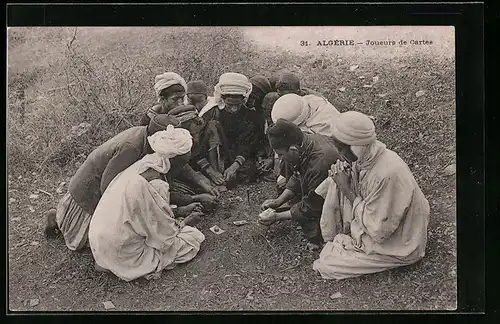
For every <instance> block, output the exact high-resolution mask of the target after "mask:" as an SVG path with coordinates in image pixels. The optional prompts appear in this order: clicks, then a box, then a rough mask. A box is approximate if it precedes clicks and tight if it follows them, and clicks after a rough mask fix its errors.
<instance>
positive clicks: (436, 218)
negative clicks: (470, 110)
mask: <svg viewBox="0 0 500 324" xmlns="http://www.w3.org/2000/svg"><path fill="white" fill-rule="evenodd" d="M131 31H132V32H131ZM73 35H74V29H73V28H67V29H64V28H59V29H58V28H54V29H52V28H48V29H46V28H30V29H14V30H13V29H9V62H8V67H9V68H8V74H9V75H8V76H9V80H8V81H9V110H8V158H9V172H8V176H9V179H8V181H9V187H8V189H9V199H10V198H13V199H14V200H11V201H10V202H9V206H8V208H9V210H8V211H9V213H8V218H9V308H10V309H11V310H36V311H41V310H49V311H50V310H91V311H92V310H95V311H100V310H104V306H103V304H102V303H103V302H105V301H112V302H113V304H114V305H115V306H116V308H117V310H124V311H125V310H364V309H366V310H368V309H370V310H374V309H377V310H384V309H387V310H390V309H399V310H416V309H425V310H429V309H454V308H455V307H456V252H455V250H456V232H455V212H456V207H455V205H456V200H455V177H454V176H450V177H448V176H445V175H444V174H443V172H442V171H443V169H444V168H445V167H446V166H447V165H449V164H451V163H454V162H455V72H454V65H455V64H454V61H453V60H452V59H449V58H446V57H439V56H424V55H419V56H415V55H411V53H409V54H408V55H406V56H404V55H402V56H401V55H400V56H398V57H397V58H394V59H391V60H388V59H386V58H383V57H374V56H369V57H363V56H359V55H358V56H354V55H353V56H349V57H345V56H343V57H337V56H335V55H331V56H328V57H324V56H315V55H304V56H299V55H297V54H293V53H281V52H279V53H276V52H266V51H265V50H263V49H261V48H258V47H257V46H255V45H254V44H251V43H248V42H246V41H245V39H244V38H243V36H242V35H241V34H239V33H238V32H236V31H233V32H222V31H220V30H212V31H210V32H202V33H195V32H193V30H192V29H179V31H178V32H177V33H172V32H170V31H168V30H163V29H161V30H158V29H148V28H144V29H134V30H120V29H112V28H104V29H103V28H96V29H93V28H88V29H86V28H85V29H78V30H77V34H76V38H75V41H73V43H72V44H71V46H70V47H68V45H69V43H70V42H71V39H72V37H73ZM90 40H92V41H90ZM49 41H50V42H49ZM21 54H22V55H21ZM27 57H30V59H27ZM353 65H358V66H359V67H358V68H357V69H355V70H353V71H351V69H350V67H351V66H353ZM166 70H173V71H176V72H179V73H181V74H182V75H184V76H185V77H186V79H188V80H189V79H194V78H201V79H203V80H205V82H207V84H208V85H209V86H210V87H213V86H214V85H215V82H216V81H217V78H218V76H219V75H220V74H221V73H223V72H226V71H230V70H231V71H236V72H242V73H245V74H247V75H249V76H251V75H253V74H255V73H262V74H264V75H266V76H270V75H271V74H272V73H276V72H280V71H284V70H289V71H293V72H295V73H297V74H298V75H299V76H300V77H301V80H302V82H303V85H304V86H306V87H309V88H313V89H315V90H318V91H321V92H322V93H324V94H325V95H326V96H327V97H328V98H329V99H330V101H331V102H332V103H333V104H334V105H335V106H338V108H339V109H340V110H341V111H345V110H348V109H350V110H358V111H361V112H364V113H367V114H369V115H373V116H374V117H376V127H377V134H378V137H379V138H380V139H381V140H382V141H383V142H384V143H386V144H387V146H388V147H389V148H391V149H393V150H394V151H396V152H397V153H398V154H400V155H401V157H402V158H403V159H404V160H405V161H406V162H407V163H408V165H409V166H410V168H411V170H412V171H413V172H414V174H415V177H416V178H417V181H418V183H419V184H420V186H421V188H422V190H423V191H424V194H425V195H426V197H427V198H428V200H429V202H430V205H431V218H430V224H429V231H430V234H429V241H428V249H427V251H426V253H427V255H426V257H425V258H424V259H423V260H422V261H421V262H419V263H417V264H415V265H412V266H409V267H405V268H401V269H396V270H392V271H386V272H383V273H379V274H375V275H370V276H365V277H361V278H356V279H351V280H344V281H339V282H337V281H326V280H323V279H321V277H320V276H319V275H318V274H317V273H315V272H314V271H313V270H312V262H313V261H314V260H315V259H316V258H317V256H318V255H317V253H313V252H308V251H306V250H305V248H304V247H305V242H303V237H302V236H301V233H300V231H299V230H298V229H297V225H296V224H293V223H291V222H284V223H281V224H278V225H276V226H273V227H272V228H271V229H270V231H269V232H268V233H267V234H266V238H267V241H266V239H264V238H263V237H262V236H261V235H260V234H259V228H258V226H257V225H256V219H257V214H258V209H259V205H260V203H261V202H262V201H263V200H264V199H266V198H269V197H270V196H272V195H274V188H273V185H272V184H266V183H260V184H254V185H251V186H250V187H249V191H250V197H251V201H250V204H249V203H248V202H247V201H246V188H244V187H239V188H237V189H236V190H235V191H233V192H227V193H225V196H224V197H223V201H224V205H221V206H220V207H219V209H217V210H216V211H215V212H214V213H213V215H211V216H209V217H208V218H207V219H206V220H205V221H204V222H203V223H202V224H201V225H200V230H201V231H202V232H203V233H204V234H205V235H206V238H207V239H206V241H205V242H204V243H203V245H202V251H201V252H200V254H199V255H198V256H197V257H196V258H195V259H194V260H193V261H192V262H190V263H188V264H185V265H182V266H180V267H178V268H176V269H174V270H172V271H167V272H165V273H163V275H162V276H161V278H160V279H159V280H154V281H146V280H137V281H135V282H130V283H125V282H122V281H119V280H118V279H117V278H115V277H114V276H110V275H107V274H102V273H98V272H96V271H94V268H93V260H92V255H91V253H90V251H88V250H87V251H83V252H80V253H74V252H71V251H69V250H67V249H66V247H65V246H64V243H63V242H62V240H50V241H46V240H45V238H44V237H43V235H42V231H43V225H44V224H43V223H44V219H43V213H44V211H46V210H47V209H48V208H50V207H54V206H56V204H57V202H58V199H60V197H61V195H60V194H58V193H57V192H56V188H57V187H58V186H59V184H60V183H61V182H67V181H68V180H69V178H70V177H71V176H72V174H73V173H74V172H75V171H76V168H77V167H78V165H79V163H81V161H83V160H84V158H85V157H86V154H88V153H89V152H90V151H91V150H92V149H93V148H95V147H97V146H98V145H99V144H101V143H102V142H104V140H106V139H107V138H109V137H110V136H112V135H114V134H116V133H118V132H119V131H121V130H123V129H125V128H127V127H129V124H134V123H136V122H137V121H138V118H139V114H140V113H142V112H143V111H144V110H146V109H147V108H148V107H149V106H150V105H151V104H152V103H154V100H155V98H154V92H153V89H152V84H153V80H154V76H155V74H156V73H160V72H164V71H166ZM374 77H378V81H376V82H373V81H374V79H373V78H374ZM364 85H371V87H364ZM340 88H345V91H339V89H340ZM15 90H17V92H16V91H15ZM421 90H423V91H425V94H424V95H423V96H420V97H417V96H416V93H417V91H421ZM84 122H85V123H88V124H90V126H91V127H90V128H89V130H88V131H87V132H85V133H83V134H81V135H79V136H76V135H75V136H74V137H70V138H69V139H68V136H69V134H71V129H72V127H73V126H77V125H79V124H81V123H84ZM62 139H66V141H65V142H61V140H62ZM42 190H43V191H44V192H47V193H48V194H46V193H44V192H42ZM33 193H37V194H38V195H39V196H38V198H36V199H30V198H29V196H30V195H31V194H33ZM238 196H239V197H241V199H238V198H237V197H238ZM241 200H243V201H241ZM242 219H245V220H248V221H249V224H247V225H243V226H241V227H237V226H234V225H233V224H232V222H233V221H235V220H242ZM212 225H219V226H220V227H221V228H222V229H224V230H225V231H226V232H225V233H223V234H221V235H215V234H213V233H212V232H210V231H209V230H208V228H209V227H211V226H212ZM337 292H340V293H341V294H342V297H341V298H338V299H331V298H330V297H329V296H330V295H332V294H334V293H337ZM34 298H36V299H39V301H40V302H39V304H38V305H36V306H33V307H32V306H29V304H26V300H29V299H34Z"/></svg>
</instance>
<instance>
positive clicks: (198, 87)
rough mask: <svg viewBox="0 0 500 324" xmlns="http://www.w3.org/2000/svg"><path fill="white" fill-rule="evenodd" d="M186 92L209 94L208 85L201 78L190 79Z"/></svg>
mask: <svg viewBox="0 0 500 324" xmlns="http://www.w3.org/2000/svg"><path fill="white" fill-rule="evenodd" d="M186 94H204V95H205V96H208V89H207V85H206V84H205V82H203V81H201V80H195V81H190V82H188V84H187V91H186Z"/></svg>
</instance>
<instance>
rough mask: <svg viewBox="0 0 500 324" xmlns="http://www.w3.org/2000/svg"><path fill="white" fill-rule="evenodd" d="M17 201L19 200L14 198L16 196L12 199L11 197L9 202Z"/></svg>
mask: <svg viewBox="0 0 500 324" xmlns="http://www.w3.org/2000/svg"><path fill="white" fill-rule="evenodd" d="M16 201H17V200H16V199H14V198H10V199H9V204H13V203H15V202H16Z"/></svg>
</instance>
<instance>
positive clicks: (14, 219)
mask: <svg viewBox="0 0 500 324" xmlns="http://www.w3.org/2000/svg"><path fill="white" fill-rule="evenodd" d="M12 220H13V221H15V222H17V221H20V220H21V217H13V218H12Z"/></svg>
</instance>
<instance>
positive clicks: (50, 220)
mask: <svg viewBox="0 0 500 324" xmlns="http://www.w3.org/2000/svg"><path fill="white" fill-rule="evenodd" d="M45 217H46V224H45V236H46V237H47V238H54V237H57V236H59V234H61V231H60V230H59V228H58V227H57V221H56V210H55V209H51V210H49V211H48V212H47V213H46V216H45Z"/></svg>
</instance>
